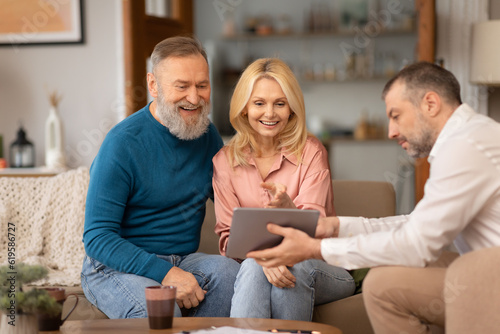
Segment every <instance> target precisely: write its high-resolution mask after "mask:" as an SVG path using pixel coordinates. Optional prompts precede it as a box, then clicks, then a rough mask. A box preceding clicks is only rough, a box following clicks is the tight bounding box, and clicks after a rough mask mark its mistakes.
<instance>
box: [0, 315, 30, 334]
mask: <svg viewBox="0 0 500 334" xmlns="http://www.w3.org/2000/svg"><path fill="white" fill-rule="evenodd" d="M0 333H2V334H38V322H37V319H36V316H35V315H34V314H16V315H13V316H8V315H7V314H5V313H1V317H0Z"/></svg>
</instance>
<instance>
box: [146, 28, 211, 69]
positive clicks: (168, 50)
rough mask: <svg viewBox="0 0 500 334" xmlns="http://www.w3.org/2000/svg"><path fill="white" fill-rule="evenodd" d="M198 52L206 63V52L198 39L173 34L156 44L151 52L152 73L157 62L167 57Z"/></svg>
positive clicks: (185, 55)
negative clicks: (173, 35)
mask: <svg viewBox="0 0 500 334" xmlns="http://www.w3.org/2000/svg"><path fill="white" fill-rule="evenodd" d="M199 54H200V55H202V56H203V58H205V60H206V61H207V64H208V60H207V53H206V51H205V49H204V48H203V46H202V45H201V43H200V41H199V40H198V39H196V38H192V37H185V36H175V37H169V38H167V39H164V40H163V41H161V42H160V43H158V44H156V46H155V48H154V50H153V53H151V63H152V64H153V74H154V73H155V70H156V67H157V66H158V64H159V63H160V62H161V61H162V60H164V59H166V58H168V57H187V56H193V55H199Z"/></svg>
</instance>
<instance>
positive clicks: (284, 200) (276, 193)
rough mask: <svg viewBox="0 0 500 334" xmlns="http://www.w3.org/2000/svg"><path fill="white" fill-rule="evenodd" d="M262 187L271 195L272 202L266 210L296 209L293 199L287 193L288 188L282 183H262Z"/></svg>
mask: <svg viewBox="0 0 500 334" xmlns="http://www.w3.org/2000/svg"><path fill="white" fill-rule="evenodd" d="M260 185H261V187H262V188H264V189H266V190H267V191H268V192H269V195H271V200H270V201H269V203H267V205H266V208H283V209H296V208H297V207H296V206H295V204H294V203H293V201H292V199H291V198H290V196H288V194H287V193H286V186H285V185H283V184H280V183H273V182H262V183H261V184H260Z"/></svg>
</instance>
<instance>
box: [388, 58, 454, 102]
mask: <svg viewBox="0 0 500 334" xmlns="http://www.w3.org/2000/svg"><path fill="white" fill-rule="evenodd" d="M397 81H401V82H402V83H404V84H405V86H406V94H407V97H408V100H410V102H412V103H413V104H414V105H416V106H418V105H420V102H421V100H422V98H423V97H424V95H425V93H426V92H428V91H433V92H436V93H438V94H439V95H440V96H441V97H442V98H443V99H445V101H446V102H448V103H449V104H452V105H455V104H458V105H460V104H462V98H461V97H460V84H459V83H458V80H457V78H455V76H454V75H453V73H451V72H450V71H448V70H446V69H444V68H442V67H441V66H438V65H436V64H432V63H429V62H425V61H421V62H417V63H414V64H411V65H408V66H406V67H405V68H403V69H402V70H401V71H399V73H397V74H396V75H395V76H394V77H393V78H392V79H391V80H389V81H388V82H387V84H386V85H385V87H384V90H383V91H382V99H385V97H386V95H387V93H388V92H389V90H390V89H391V88H392V86H393V84H394V83H395V82H397Z"/></svg>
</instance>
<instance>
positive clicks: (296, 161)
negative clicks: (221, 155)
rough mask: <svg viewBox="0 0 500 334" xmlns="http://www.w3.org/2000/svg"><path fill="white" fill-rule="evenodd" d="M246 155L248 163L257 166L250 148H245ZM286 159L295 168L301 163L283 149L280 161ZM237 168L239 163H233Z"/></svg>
mask: <svg viewBox="0 0 500 334" xmlns="http://www.w3.org/2000/svg"><path fill="white" fill-rule="evenodd" d="M244 153H245V155H246V159H247V161H248V163H249V164H250V165H255V161H254V159H253V157H252V155H251V154H250V147H247V148H245V150H244ZM285 159H287V160H288V161H290V162H291V163H292V164H294V165H295V166H297V165H298V163H299V160H298V159H297V157H296V156H295V154H291V153H289V152H288V151H287V150H286V149H284V148H282V149H281V152H280V161H283V160H285ZM237 166H239V163H238V162H236V161H233V167H237Z"/></svg>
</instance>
